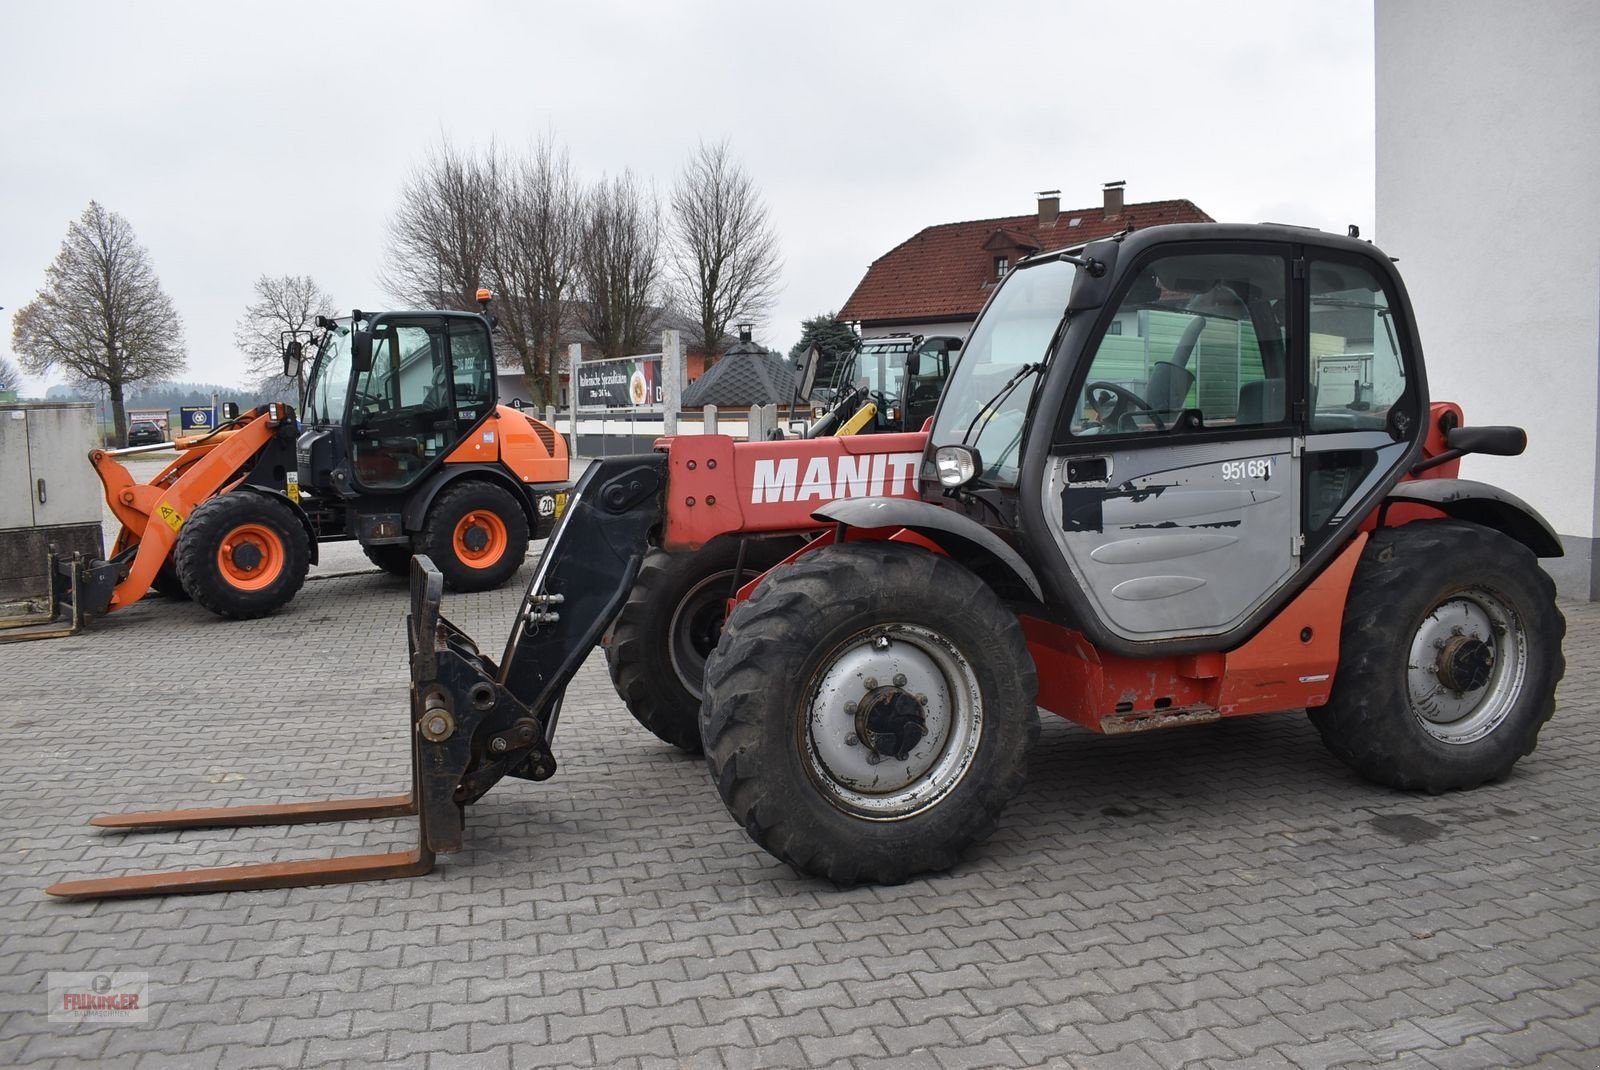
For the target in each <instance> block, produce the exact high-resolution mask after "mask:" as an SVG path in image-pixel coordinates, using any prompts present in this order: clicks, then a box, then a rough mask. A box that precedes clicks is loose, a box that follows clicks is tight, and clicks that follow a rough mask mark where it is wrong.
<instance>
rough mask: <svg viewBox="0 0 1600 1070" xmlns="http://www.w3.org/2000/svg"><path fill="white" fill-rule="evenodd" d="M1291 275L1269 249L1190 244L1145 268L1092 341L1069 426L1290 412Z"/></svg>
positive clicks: (1129, 427) (1185, 425)
mask: <svg viewBox="0 0 1600 1070" xmlns="http://www.w3.org/2000/svg"><path fill="white" fill-rule="evenodd" d="M1287 275H1288V273H1287V264H1286V261H1285V260H1284V258H1283V257H1281V256H1277V255H1272V254H1267V253H1189V254H1184V255H1177V256H1166V257H1160V258H1158V259H1156V260H1154V261H1152V262H1151V263H1150V264H1149V265H1148V266H1146V267H1144V268H1142V269H1140V270H1139V271H1138V272H1136V273H1135V274H1134V276H1133V280H1132V283H1131V285H1129V286H1128V288H1127V289H1126V290H1125V291H1124V294H1123V297H1122V299H1121V301H1120V302H1119V304H1118V305H1117V308H1116V312H1115V315H1114V316H1113V317H1112V318H1111V319H1110V320H1109V321H1108V322H1107V324H1106V326H1105V329H1104V333H1103V334H1102V335H1101V338H1100V341H1099V344H1098V345H1097V347H1096V348H1095V351H1094V356H1093V358H1092V359H1091V361H1090V364H1089V369H1088V373H1087V378H1086V379H1085V380H1084V384H1083V387H1082V389H1081V390H1080V391H1079V392H1078V396H1077V399H1076V406H1075V408H1074V410H1073V414H1072V420H1071V424H1070V430H1071V432H1072V434H1073V435H1075V436H1097V435H1131V434H1144V433H1169V432H1172V431H1198V430H1206V429H1213V428H1222V427H1256V426H1266V425H1271V424H1278V423H1282V422H1284V421H1285V420H1287V418H1288V396H1287V390H1286V386H1287V382H1286V376H1285V374H1284V369H1285V368H1286V366H1287V365H1286V361H1285V352H1286V346H1287V328H1286V319H1287V316H1286V310H1287V300H1286V295H1287V293H1288V282H1287Z"/></svg>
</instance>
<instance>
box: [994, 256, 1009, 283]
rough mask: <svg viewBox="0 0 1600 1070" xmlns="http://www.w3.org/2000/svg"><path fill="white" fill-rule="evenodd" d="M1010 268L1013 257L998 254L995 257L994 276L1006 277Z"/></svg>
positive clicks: (998, 277)
mask: <svg viewBox="0 0 1600 1070" xmlns="http://www.w3.org/2000/svg"><path fill="white" fill-rule="evenodd" d="M1009 270H1011V258H1010V257H1009V256H997V257H995V258H994V277H995V278H997V279H1003V278H1005V277H1006V272H1007V271H1009Z"/></svg>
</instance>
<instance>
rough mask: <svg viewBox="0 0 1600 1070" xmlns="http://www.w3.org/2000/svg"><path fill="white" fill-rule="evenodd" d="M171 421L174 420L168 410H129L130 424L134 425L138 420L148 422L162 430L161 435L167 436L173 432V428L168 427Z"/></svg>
mask: <svg viewBox="0 0 1600 1070" xmlns="http://www.w3.org/2000/svg"><path fill="white" fill-rule="evenodd" d="M171 419H172V417H171V414H169V413H168V412H167V410H166V409H129V410H128V423H129V424H132V423H134V422H135V421H138V420H148V421H150V422H151V423H153V424H155V425H156V426H157V427H159V428H161V433H162V434H163V435H166V434H168V433H169V432H170V431H171V428H170V427H169V426H168V424H169V423H170V421H171Z"/></svg>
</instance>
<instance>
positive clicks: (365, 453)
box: [349, 317, 459, 493]
mask: <svg viewBox="0 0 1600 1070" xmlns="http://www.w3.org/2000/svg"><path fill="white" fill-rule="evenodd" d="M371 332H372V366H371V367H370V368H367V369H366V370H365V371H361V372H359V373H357V375H356V378H355V386H354V389H353V390H352V391H351V395H350V408H349V424H350V438H349V441H350V461H351V465H352V468H353V471H354V474H355V480H356V483H357V484H358V485H359V487H360V488H361V489H363V490H367V491H376V492H381V493H392V492H395V491H402V490H405V489H408V488H409V487H411V486H413V485H414V484H416V483H417V481H418V480H420V479H421V478H422V476H423V474H424V473H425V472H426V470H427V469H428V468H429V467H430V466H431V465H432V464H433V462H434V461H435V460H436V459H438V458H439V457H441V456H443V455H444V454H445V453H447V452H449V450H450V449H451V447H452V446H453V445H454V444H455V442H456V441H457V439H458V437H459V431H458V427H457V412H456V408H455V404H454V402H453V400H452V389H451V365H450V356H449V354H450V348H449V339H448V337H447V333H446V331H445V324H444V321H443V319H442V318H433V317H414V318H413V317H408V318H405V319H389V318H378V319H376V320H375V321H374V322H373V324H372V327H371Z"/></svg>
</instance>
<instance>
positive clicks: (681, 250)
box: [672, 141, 783, 354]
mask: <svg viewBox="0 0 1600 1070" xmlns="http://www.w3.org/2000/svg"><path fill="white" fill-rule="evenodd" d="M672 217H673V218H672V236H673V250H672V255H673V266H674V268H675V274H676V280H677V284H678V286H679V288H680V290H681V292H682V296H683V300H684V302H685V303H686V304H687V305H688V307H689V309H690V311H691V313H692V314H693V315H694V317H695V319H696V321H697V323H698V324H699V327H700V338H699V341H700V343H701V344H702V345H704V346H705V348H706V351H707V352H708V353H711V354H717V353H720V352H721V345H722V338H723V336H724V335H725V334H726V333H727V330H728V325H729V324H730V323H732V322H734V321H735V320H736V319H737V320H751V321H757V320H760V319H761V316H762V314H763V313H764V312H766V310H767V309H768V308H770V307H771V306H772V303H773V301H775V300H776V299H777V296H778V289H779V283H778V276H779V273H780V272H781V271H782V269H783V259H782V257H781V255H780V253H779V251H778V236H777V234H776V233H775V232H774V230H773V227H772V222H771V220H770V218H769V216H768V212H767V206H766V204H765V203H763V201H762V199H761V194H760V193H759V192H758V191H757V190H756V186H755V182H754V181H753V180H752V179H751V178H750V176H749V174H747V173H746V172H745V170H744V168H743V167H741V166H739V164H738V163H737V162H736V161H734V160H733V159H732V158H731V157H730V156H729V153H728V143H727V142H726V141H722V142H718V143H717V144H715V145H707V144H705V143H704V142H701V144H700V147H699V148H698V149H697V150H696V151H695V153H694V155H693V156H691V157H690V158H689V162H688V163H687V164H686V165H685V166H684V169H683V173H682V174H681V175H680V176H679V177H678V184H677V186H676V187H674V189H673V191H672Z"/></svg>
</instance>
